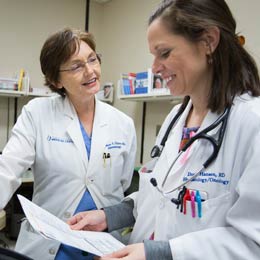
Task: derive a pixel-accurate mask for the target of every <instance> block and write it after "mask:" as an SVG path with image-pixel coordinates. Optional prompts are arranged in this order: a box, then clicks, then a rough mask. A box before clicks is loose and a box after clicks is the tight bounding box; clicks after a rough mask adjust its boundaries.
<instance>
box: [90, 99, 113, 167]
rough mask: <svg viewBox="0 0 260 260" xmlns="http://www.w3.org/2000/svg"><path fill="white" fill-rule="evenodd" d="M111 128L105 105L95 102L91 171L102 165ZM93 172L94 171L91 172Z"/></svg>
mask: <svg viewBox="0 0 260 260" xmlns="http://www.w3.org/2000/svg"><path fill="white" fill-rule="evenodd" d="M108 126H109V115H108V114H107V110H106V107H105V104H103V103H102V102H101V101H99V100H98V99H96V100H95V117H94V124H93V130H92V140H91V152H90V157H91V161H90V164H89V167H90V169H93V170H94V168H95V167H97V164H99V165H100V164H101V162H102V158H103V157H102V156H103V153H104V152H105V146H106V144H107V142H108V138H109V136H110V133H108V130H107V129H108ZM91 172H92V171H91Z"/></svg>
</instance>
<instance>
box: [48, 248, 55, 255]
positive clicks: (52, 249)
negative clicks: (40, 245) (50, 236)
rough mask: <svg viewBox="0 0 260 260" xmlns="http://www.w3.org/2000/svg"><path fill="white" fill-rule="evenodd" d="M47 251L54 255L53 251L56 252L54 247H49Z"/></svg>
mask: <svg viewBox="0 0 260 260" xmlns="http://www.w3.org/2000/svg"><path fill="white" fill-rule="evenodd" d="M49 253H50V254H51V255H55V253H56V250H55V248H53V247H52V248H50V249H49Z"/></svg>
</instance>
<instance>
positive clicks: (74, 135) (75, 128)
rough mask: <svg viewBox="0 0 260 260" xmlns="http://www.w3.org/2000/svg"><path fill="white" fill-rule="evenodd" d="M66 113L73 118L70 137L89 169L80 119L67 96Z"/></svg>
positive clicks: (69, 132)
mask: <svg viewBox="0 0 260 260" xmlns="http://www.w3.org/2000/svg"><path fill="white" fill-rule="evenodd" d="M64 114H65V116H67V117H69V118H70V119H71V121H70V123H69V124H68V127H67V133H68V134H69V136H70V138H71V139H72V141H73V143H74V145H75V146H76V148H77V149H78V151H79V156H80V157H81V158H82V160H83V162H84V165H85V167H86V169H87V165H88V157H87V154H86V147H85V143H84V140H83V136H82V133H81V130H80V125H79V119H78V116H77V113H76V110H75V108H74V107H73V105H72V104H71V102H70V101H69V99H68V98H67V97H65V100H64Z"/></svg>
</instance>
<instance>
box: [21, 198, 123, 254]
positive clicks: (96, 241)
mask: <svg viewBox="0 0 260 260" xmlns="http://www.w3.org/2000/svg"><path fill="white" fill-rule="evenodd" d="M18 199H19V200H20V203H21V205H22V208H23V211H24V214H25V216H26V217H27V219H28V221H29V222H30V224H31V225H32V227H33V228H34V229H35V230H36V231H37V232H39V233H40V234H41V235H42V236H44V237H45V238H47V239H54V240H57V241H59V242H61V243H63V244H67V245H70V246H73V247H76V248H79V249H81V250H84V251H87V252H90V253H92V254H95V255H98V256H101V255H104V254H110V253H112V252H114V251H117V250H119V249H122V248H123V247H125V245H124V244H122V243H121V242H120V241H118V240H117V239H115V238H114V237H113V236H111V235H110V234H108V233H105V232H93V231H75V230H71V229H70V227H69V225H67V224H66V223H65V222H63V221H61V220H60V219H58V218H57V217H55V216H54V215H52V214H50V213H49V212H48V211H46V210H44V209H42V208H40V207H39V206H37V205H36V204H34V203H32V202H31V201H29V200H28V199H26V198H25V197H23V196H21V195H18Z"/></svg>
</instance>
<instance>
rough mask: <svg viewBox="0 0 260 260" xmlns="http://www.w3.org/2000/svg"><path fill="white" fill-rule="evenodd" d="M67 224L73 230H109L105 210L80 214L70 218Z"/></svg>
mask: <svg viewBox="0 0 260 260" xmlns="http://www.w3.org/2000/svg"><path fill="white" fill-rule="evenodd" d="M67 223H68V224H69V225H70V228H71V229H73V230H88V231H104V230H105V229H107V221H106V215H105V212H104V210H91V211H83V212H80V213H78V214H76V215H75V216H73V217H72V218H70V219H69V220H68V221H67Z"/></svg>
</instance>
